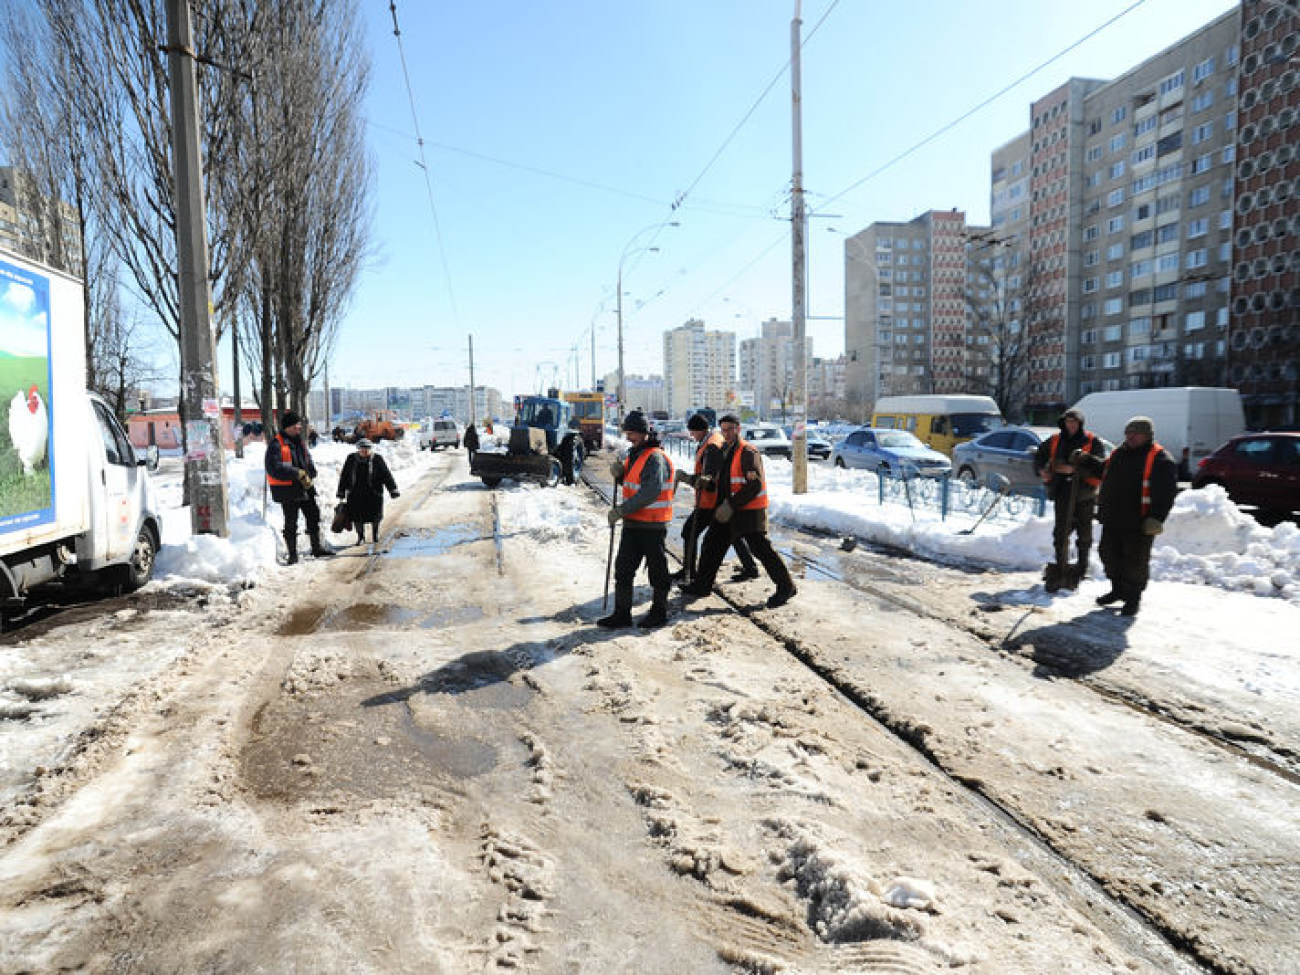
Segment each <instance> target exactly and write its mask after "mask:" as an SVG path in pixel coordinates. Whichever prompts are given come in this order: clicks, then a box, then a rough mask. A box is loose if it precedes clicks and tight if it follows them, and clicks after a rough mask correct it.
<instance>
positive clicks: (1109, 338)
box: [1101, 325, 1124, 342]
mask: <svg viewBox="0 0 1300 975" xmlns="http://www.w3.org/2000/svg"><path fill="white" fill-rule="evenodd" d="M1123 335H1124V327H1123V326H1122V325H1107V326H1106V327H1105V328H1104V329H1102V331H1101V339H1102V341H1103V342H1118V341H1119V340H1120V339H1121V338H1122V337H1123Z"/></svg>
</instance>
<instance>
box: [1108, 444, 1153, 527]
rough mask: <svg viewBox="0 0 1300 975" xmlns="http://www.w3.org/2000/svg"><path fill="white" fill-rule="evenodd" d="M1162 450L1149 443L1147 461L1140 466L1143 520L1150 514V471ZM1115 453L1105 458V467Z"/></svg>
mask: <svg viewBox="0 0 1300 975" xmlns="http://www.w3.org/2000/svg"><path fill="white" fill-rule="evenodd" d="M1164 449H1165V448H1164V447H1162V446H1160V444H1158V443H1156V442H1155V441H1154V440H1152V441H1151V446H1150V447H1148V448H1147V459H1146V462H1145V463H1144V464H1143V465H1142V517H1143V518H1145V517H1146V516H1147V515H1149V514H1150V513H1151V469H1152V468H1153V467H1155V466H1156V457H1157V456H1159V454H1160V452H1161V451H1162V450H1164ZM1117 453H1119V451H1118V450H1116V451H1113V452H1112V453H1111V455H1110V457H1107V458H1106V466H1107V467H1109V466H1110V458H1111V457H1114V456H1115V454H1117Z"/></svg>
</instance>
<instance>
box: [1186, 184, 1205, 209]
mask: <svg viewBox="0 0 1300 975" xmlns="http://www.w3.org/2000/svg"><path fill="white" fill-rule="evenodd" d="M1209 202H1210V188H1209V187H1208V186H1198V187H1196V189H1194V190H1192V192H1190V193H1188V194H1187V205H1188V206H1192V207H1198V206H1202V205H1204V204H1206V203H1209Z"/></svg>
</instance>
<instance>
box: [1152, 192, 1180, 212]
mask: <svg viewBox="0 0 1300 975" xmlns="http://www.w3.org/2000/svg"><path fill="white" fill-rule="evenodd" d="M1182 205H1183V199H1182V197H1181V196H1166V197H1164V198H1163V199H1160V200H1156V216H1157V217H1158V216H1161V215H1162V214H1165V213H1173V212H1175V211H1177V210H1180V209H1181V208H1182Z"/></svg>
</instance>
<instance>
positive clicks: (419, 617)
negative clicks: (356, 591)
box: [279, 603, 485, 636]
mask: <svg viewBox="0 0 1300 975" xmlns="http://www.w3.org/2000/svg"><path fill="white" fill-rule="evenodd" d="M484 615H485V614H484V612H483V610H482V608H480V607H478V606H452V607H448V608H446V609H436V610H433V611H432V612H430V611H428V610H423V609H412V608H411V607H409V606H384V605H380V604H378V603H355V604H353V605H351V606H341V607H339V608H338V609H332V608H329V607H321V606H311V607H304V608H303V609H299V610H295V611H294V612H293V613H291V614H290V616H289V618H288V619H287V620H285V622H284V623H283V625H281V627H280V629H279V635H280V636H308V635H310V634H312V633H323V632H328V631H335V632H344V633H347V632H354V631H356V630H373V629H399V630H400V629H411V628H413V627H419V628H420V629H422V630H440V629H442V628H444V627H448V626H457V625H461V624H464V623H476V622H478V621H479V620H481V619H483V618H484Z"/></svg>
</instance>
